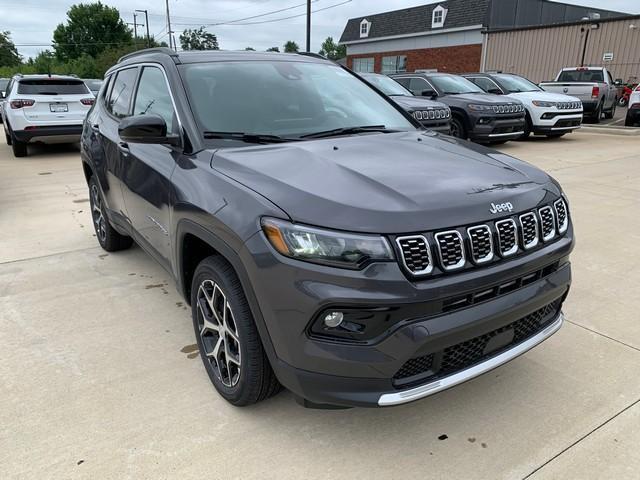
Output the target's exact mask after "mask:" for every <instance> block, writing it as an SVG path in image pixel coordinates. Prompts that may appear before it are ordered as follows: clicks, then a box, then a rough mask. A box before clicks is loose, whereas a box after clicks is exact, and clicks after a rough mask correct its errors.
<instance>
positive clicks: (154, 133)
mask: <svg viewBox="0 0 640 480" xmlns="http://www.w3.org/2000/svg"><path fill="white" fill-rule="evenodd" d="M81 156H82V165H83V168H84V173H85V176H86V180H87V184H88V187H89V192H90V200H91V211H92V215H93V221H94V226H95V231H96V236H97V239H98V241H99V242H100V245H101V246H102V247H103V248H104V249H105V250H107V251H115V250H120V249H124V248H127V247H129V246H130V245H131V244H132V242H133V241H135V242H136V243H138V244H139V245H140V246H141V247H142V248H143V249H144V250H146V251H147V252H148V253H149V254H150V255H151V256H152V257H153V258H155V259H156V260H157V261H158V262H159V263H160V264H161V265H162V266H163V267H164V268H165V269H166V270H167V272H169V275H171V277H172V278H173V279H174V280H175V282H176V285H177V288H178V291H179V292H180V294H181V295H183V296H184V298H185V299H186V301H187V302H189V304H190V305H191V314H192V319H193V327H194V332H195V337H196V339H197V343H198V346H199V349H200V355H201V357H202V361H203V363H204V367H205V369H206V372H207V374H208V376H209V377H210V379H211V381H212V382H213V385H214V386H215V388H216V389H217V391H218V392H219V393H220V395H222V396H223V397H224V398H225V399H227V400H228V401H229V402H231V403H232V404H234V405H249V404H252V403H255V402H257V401H259V400H262V399H265V398H267V397H269V396H270V395H273V394H274V393H276V392H277V391H278V389H279V387H280V385H284V386H285V387H286V388H288V389H289V390H291V391H292V392H293V393H294V395H295V397H296V398H297V399H299V401H300V402H301V403H303V404H304V405H306V406H315V407H320V406H324V407H330V406H339V407H349V406H387V405H397V404H401V403H405V402H410V401H412V400H416V399H419V398H423V397H426V396H428V395H431V394H433V393H436V392H438V391H441V390H443V389H445V388H449V387H451V386H454V385H456V384H459V383H461V382H463V381H465V380H468V379H470V378H473V377H475V376H477V375H479V374H481V373H484V372H486V371H488V370H490V369H492V368H495V367H497V366H499V365H501V364H503V363H505V362H507V361H509V360H511V359H512V358H514V357H516V356H517V355H520V354H521V353H523V352H525V351H526V350H528V349H530V348H532V347H533V346H535V345H537V344H538V343H540V342H542V341H543V340H545V339H546V338H547V337H549V336H550V335H552V334H553V333H554V332H556V331H557V330H558V329H559V328H560V326H561V324H562V321H563V317H562V313H561V307H562V302H563V301H564V300H565V297H566V296H567V293H568V291H569V284H570V281H571V270H570V263H569V253H570V252H571V250H572V248H573V243H574V240H573V230H572V226H571V221H570V217H569V211H568V205H567V201H566V199H565V198H564V196H563V193H562V189H561V188H560V185H559V184H558V183H557V182H556V181H555V180H554V179H553V178H551V177H550V176H548V175H547V174H546V173H544V172H542V171H541V170H538V169H537V168H535V167H533V166H531V165H529V164H527V163H525V162H522V161H520V160H517V159H515V158H512V157H509V156H508V155H504V154H501V153H498V152H496V151H493V150H489V149H487V148H485V147H481V146H477V145H472V144H470V143H467V142H464V141H461V140H457V139H454V138H451V137H447V136H442V135H438V134H435V133H433V132H429V131H425V130H424V129H423V128H422V127H421V125H420V124H419V123H418V122H417V121H416V120H415V119H414V118H413V117H411V116H410V115H408V114H407V113H406V112H405V111H404V110H403V109H402V108H400V107H399V106H398V105H397V104H395V103H394V102H393V101H392V100H390V99H389V98H388V97H387V96H385V95H383V94H382V93H380V91H378V90H375V89H373V88H371V87H370V86H369V85H368V84H367V83H365V82H363V81H362V80H361V79H360V78H359V77H357V76H356V75H354V74H353V73H352V72H350V71H349V70H348V69H345V68H342V67H340V66H338V65H336V64H334V63H332V62H330V61H328V60H326V59H322V58H316V57H314V56H304V55H296V54H277V53H256V52H181V53H175V52H173V51H171V50H169V49H150V50H143V51H139V52H136V53H134V54H130V55H128V56H125V57H123V58H122V59H121V60H120V61H119V62H118V63H117V64H116V65H114V66H113V67H112V68H111V69H110V70H109V71H108V72H107V74H106V78H105V84H104V85H103V87H102V89H101V90H100V93H99V95H98V97H97V99H96V102H95V105H94V107H93V108H92V110H91V111H90V112H89V114H88V116H87V119H86V122H85V125H84V130H83V135H82V142H81ZM141 361H150V362H151V361H152V360H151V359H147V360H145V359H144V358H143V359H142V360H141ZM530 367H531V368H535V365H530Z"/></svg>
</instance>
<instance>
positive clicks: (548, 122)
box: [531, 109, 582, 135]
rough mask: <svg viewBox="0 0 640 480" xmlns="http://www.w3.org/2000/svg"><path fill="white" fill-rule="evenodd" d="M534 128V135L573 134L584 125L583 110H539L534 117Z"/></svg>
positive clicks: (532, 129)
mask: <svg viewBox="0 0 640 480" xmlns="http://www.w3.org/2000/svg"><path fill="white" fill-rule="evenodd" d="M532 119H533V121H532V128H531V131H532V132H533V133H534V134H539V135H548V134H553V133H565V132H571V131H572V130H576V129H578V128H580V126H581V125H582V110H576V111H566V110H565V111H562V110H555V109H554V110H547V111H543V110H539V111H537V112H535V116H533V115H532Z"/></svg>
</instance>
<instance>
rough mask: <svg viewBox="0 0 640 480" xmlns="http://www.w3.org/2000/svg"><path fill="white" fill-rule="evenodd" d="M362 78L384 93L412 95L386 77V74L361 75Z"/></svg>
mask: <svg viewBox="0 0 640 480" xmlns="http://www.w3.org/2000/svg"><path fill="white" fill-rule="evenodd" d="M362 76H363V77H364V79H365V80H366V81H367V82H369V83H372V84H373V85H375V86H376V87H377V88H378V89H380V90H382V92H383V93H384V94H385V95H389V96H392V95H408V96H413V93H411V92H410V91H409V90H407V89H406V88H404V87H403V86H402V85H400V84H399V83H398V82H396V81H395V80H393V79H391V78H389V77H387V76H386V75H366V74H365V75H362Z"/></svg>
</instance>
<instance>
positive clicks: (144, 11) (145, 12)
mask: <svg viewBox="0 0 640 480" xmlns="http://www.w3.org/2000/svg"><path fill="white" fill-rule="evenodd" d="M136 12H140V13H144V23H145V25H146V26H147V48H151V36H150V35H149V12H148V11H147V10H136Z"/></svg>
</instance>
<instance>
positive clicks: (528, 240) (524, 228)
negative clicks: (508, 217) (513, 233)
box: [518, 212, 540, 250]
mask: <svg viewBox="0 0 640 480" xmlns="http://www.w3.org/2000/svg"><path fill="white" fill-rule="evenodd" d="M518 218H519V220H520V238H521V240H522V248H524V249H525V250H529V249H531V248H533V247H535V246H536V245H538V243H539V242H540V237H539V235H538V218H537V217H536V215H535V213H533V212H527V213H524V214H522V215H520V217H518Z"/></svg>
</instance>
